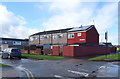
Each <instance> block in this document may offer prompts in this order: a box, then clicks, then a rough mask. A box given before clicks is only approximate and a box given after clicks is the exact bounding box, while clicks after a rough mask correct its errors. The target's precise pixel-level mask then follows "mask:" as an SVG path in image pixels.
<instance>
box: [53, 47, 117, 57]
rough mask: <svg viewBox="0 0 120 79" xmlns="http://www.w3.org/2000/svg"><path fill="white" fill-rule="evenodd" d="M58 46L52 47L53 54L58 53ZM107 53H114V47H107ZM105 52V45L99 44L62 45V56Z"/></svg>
mask: <svg viewBox="0 0 120 79" xmlns="http://www.w3.org/2000/svg"><path fill="white" fill-rule="evenodd" d="M59 48H60V47H59V46H54V47H53V55H59V51H60V50H59ZM107 53H115V47H107ZM99 54H106V47H100V46H82V45H81V46H63V51H62V56H87V55H99Z"/></svg>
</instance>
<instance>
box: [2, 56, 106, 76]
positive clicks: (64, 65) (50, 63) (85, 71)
mask: <svg viewBox="0 0 120 79" xmlns="http://www.w3.org/2000/svg"><path fill="white" fill-rule="evenodd" d="M1 63H3V64H8V65H12V66H14V68H15V70H17V71H18V72H19V74H20V77H56V78H69V77H88V76H89V75H90V74H91V73H92V72H94V71H96V70H97V69H98V68H100V67H101V66H103V65H105V64H107V62H95V61H94V62H93V61H75V60H74V61H68V60H67V61H66V60H35V59H23V58H22V59H21V60H19V59H2V61H1Z"/></svg>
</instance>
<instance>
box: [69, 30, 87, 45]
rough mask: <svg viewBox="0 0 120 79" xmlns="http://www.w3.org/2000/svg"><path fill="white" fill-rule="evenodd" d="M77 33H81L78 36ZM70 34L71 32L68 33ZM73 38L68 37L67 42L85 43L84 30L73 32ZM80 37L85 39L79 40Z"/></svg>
mask: <svg viewBox="0 0 120 79" xmlns="http://www.w3.org/2000/svg"><path fill="white" fill-rule="evenodd" d="M78 33H81V36H78ZM68 34H71V33H68ZM72 34H74V38H68V39H67V40H68V44H73V43H86V32H74V33H72ZM80 39H85V40H80Z"/></svg>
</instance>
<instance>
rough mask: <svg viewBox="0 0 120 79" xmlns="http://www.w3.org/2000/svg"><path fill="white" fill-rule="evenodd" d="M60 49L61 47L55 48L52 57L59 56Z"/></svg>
mask: <svg viewBox="0 0 120 79" xmlns="http://www.w3.org/2000/svg"><path fill="white" fill-rule="evenodd" d="M59 49H60V46H53V48H52V55H55V56H59V53H60V51H59Z"/></svg>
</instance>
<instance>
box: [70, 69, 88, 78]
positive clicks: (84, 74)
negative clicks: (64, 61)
mask: <svg viewBox="0 0 120 79" xmlns="http://www.w3.org/2000/svg"><path fill="white" fill-rule="evenodd" d="M68 72H71V73H74V74H79V75H83V76H85V77H88V75H89V74H88V73H84V72H78V71H72V70H68Z"/></svg>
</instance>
